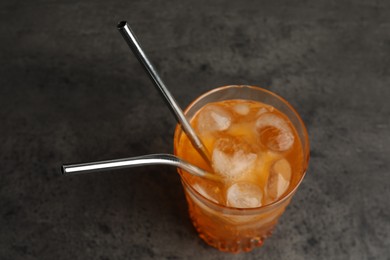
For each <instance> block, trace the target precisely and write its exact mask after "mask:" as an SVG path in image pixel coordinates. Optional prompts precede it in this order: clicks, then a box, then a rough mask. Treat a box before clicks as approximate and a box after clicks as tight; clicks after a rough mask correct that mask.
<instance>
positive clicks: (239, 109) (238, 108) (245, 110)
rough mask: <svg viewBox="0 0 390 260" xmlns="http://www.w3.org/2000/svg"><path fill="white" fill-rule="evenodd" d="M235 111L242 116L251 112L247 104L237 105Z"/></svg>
mask: <svg viewBox="0 0 390 260" xmlns="http://www.w3.org/2000/svg"><path fill="white" fill-rule="evenodd" d="M233 109H234V111H235V112H236V113H237V114H240V115H242V116H245V115H247V114H248V113H249V111H250V108H249V106H248V105H247V104H237V105H235V106H234V107H233Z"/></svg>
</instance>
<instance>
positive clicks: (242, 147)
mask: <svg viewBox="0 0 390 260" xmlns="http://www.w3.org/2000/svg"><path fill="white" fill-rule="evenodd" d="M256 159H257V154H255V153H252V152H251V148H250V146H249V145H248V144H246V143H245V142H243V141H240V140H238V139H234V138H231V137H230V138H221V139H218V140H217V141H216V143H215V145H214V150H213V154H212V166H213V169H214V171H215V172H216V173H217V174H220V175H222V176H223V177H224V178H226V179H228V180H237V179H239V178H240V177H242V176H244V175H245V174H247V173H249V172H250V171H251V170H252V169H253V168H254V166H255V162H256Z"/></svg>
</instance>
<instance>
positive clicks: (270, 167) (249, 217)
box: [175, 100, 304, 252]
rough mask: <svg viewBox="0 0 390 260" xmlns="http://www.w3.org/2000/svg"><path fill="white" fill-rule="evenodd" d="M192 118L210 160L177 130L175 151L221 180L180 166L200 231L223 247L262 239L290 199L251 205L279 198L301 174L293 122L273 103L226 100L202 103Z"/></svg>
mask: <svg viewBox="0 0 390 260" xmlns="http://www.w3.org/2000/svg"><path fill="white" fill-rule="evenodd" d="M191 124H192V126H193V127H194V129H195V130H196V131H197V133H198V135H199V137H200V138H201V139H202V141H203V143H204V144H205V146H206V148H207V150H208V151H209V153H210V161H211V163H208V162H206V161H205V160H204V159H203V158H202V157H201V156H200V155H199V154H198V152H197V151H196V150H195V149H194V148H193V146H192V144H191V143H190V141H189V139H188V138H187V136H186V135H185V134H180V135H178V136H177V137H178V138H179V140H175V154H176V155H178V156H179V157H181V158H183V159H184V160H186V161H188V162H190V163H192V164H194V165H196V166H198V167H200V168H203V169H205V170H207V171H209V172H211V173H214V174H217V175H220V176H221V178H222V180H223V181H222V182H213V181H209V180H206V179H202V178H199V177H196V176H193V175H191V174H188V173H186V172H183V171H181V172H180V173H181V175H182V178H183V179H184V181H185V182H186V183H187V184H188V185H190V186H192V187H193V188H194V190H195V192H193V191H192V192H189V191H187V192H186V197H187V201H188V203H189V211H190V216H191V219H192V221H193V223H194V225H195V227H196V228H197V230H198V232H199V234H200V236H201V237H202V239H204V240H205V241H206V242H207V243H208V244H210V245H212V246H214V247H216V248H218V249H219V250H222V251H230V252H240V251H249V250H251V249H252V248H253V247H255V246H259V245H261V244H262V241H263V239H264V238H265V237H267V236H269V235H270V233H271V231H272V229H273V227H274V225H275V224H276V222H277V219H278V218H279V217H280V215H281V214H282V213H283V211H284V209H285V207H286V206H287V205H288V203H289V201H290V199H287V200H285V201H284V202H283V203H280V204H278V205H275V206H271V207H268V208H267V209H266V210H263V211H256V210H255V209H253V208H256V209H259V208H261V207H264V206H266V205H268V204H271V203H274V202H276V201H278V200H280V199H282V198H283V197H284V196H285V195H286V194H288V193H289V192H290V191H291V190H292V189H294V187H295V186H296V185H297V184H298V183H299V181H300V179H301V177H302V174H303V169H302V167H303V160H304V159H303V150H302V145H301V142H300V140H299V137H298V134H297V132H296V130H295V129H294V127H293V125H292V123H291V122H290V121H289V119H288V118H287V117H286V116H285V115H284V114H282V113H281V112H280V111H278V110H277V109H275V108H274V107H272V106H269V105H266V104H263V103H260V102H256V101H247V100H227V101H220V102H215V103H209V104H207V105H206V106H204V107H203V108H202V109H200V110H199V111H198V112H197V113H196V114H195V116H194V117H193V118H192V120H191ZM246 162H247V163H246ZM248 165H249V166H248ZM246 187H249V188H250V189H251V190H253V192H254V194H255V195H253V194H252V193H251V192H250V194H249V197H250V198H249V197H248V198H247V197H242V196H244V195H245V194H246V192H247V191H245V190H243V189H244V188H246ZM236 191H237V192H238V195H237V194H236V193H235V192H236ZM199 194H201V195H202V196H203V197H205V198H207V199H206V200H204V198H202V196H199ZM233 195H234V196H233ZM236 195H237V196H238V197H237V198H236ZM240 196H241V197H240ZM251 196H253V198H252V197H251ZM199 197H201V198H200V199H199ZM232 198H233V199H232ZM204 201H206V203H205V202H204ZM210 201H211V202H210ZM230 208H235V209H233V211H229V209H230ZM237 208H239V209H237ZM247 208H252V209H250V210H247ZM223 209H228V210H223ZM237 212H238V213H237ZM241 213H242V214H241Z"/></svg>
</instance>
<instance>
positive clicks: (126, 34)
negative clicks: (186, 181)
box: [118, 21, 210, 162]
mask: <svg viewBox="0 0 390 260" xmlns="http://www.w3.org/2000/svg"><path fill="white" fill-rule="evenodd" d="M118 30H119V32H120V33H121V34H122V36H123V38H124V39H125V41H126V42H127V44H128V45H129V47H130V49H131V50H132V51H133V53H134V55H135V56H136V57H137V59H138V60H139V62H140V63H141V64H142V65H143V67H144V69H145V70H146V71H147V73H148V75H149V76H150V78H151V79H152V81H153V83H154V85H155V87H156V88H157V89H158V90H159V92H160V93H161V94H162V96H163V97H164V99H165V101H166V102H167V103H168V105H169V107H170V109H171V111H172V112H173V114H174V115H175V117H176V119H177V120H178V122H179V123H180V124H181V126H182V128H183V131H184V132H185V133H186V134H187V136H188V138H189V139H190V141H191V143H192V144H193V146H194V147H195V149H196V150H197V151H198V152H199V153H200V154H201V155H202V157H203V158H204V159H205V160H206V161H207V162H210V160H209V158H210V156H209V153H208V151H207V149H206V147H205V146H204V144H203V143H202V141H201V140H200V138H199V137H198V136H197V135H196V133H195V131H194V129H193V128H192V127H191V125H190V123H189V122H188V120H187V118H186V117H185V115H184V113H183V111H182V110H181V108H180V107H179V105H178V104H177V102H176V100H175V99H174V98H173V96H172V94H171V93H170V92H169V91H168V89H167V87H166V86H165V84H164V82H163V81H162V80H161V78H160V77H159V75H158V73H157V71H156V70H155V68H154V67H153V65H152V63H151V62H150V61H149V59H148V58H147V57H146V54H145V53H144V51H143V50H142V48H141V46H140V44H139V43H138V40H137V38H136V36H135V34H134V33H133V31H132V30H131V29H130V27H129V25H128V24H127V22H126V21H122V22H120V23H119V24H118Z"/></svg>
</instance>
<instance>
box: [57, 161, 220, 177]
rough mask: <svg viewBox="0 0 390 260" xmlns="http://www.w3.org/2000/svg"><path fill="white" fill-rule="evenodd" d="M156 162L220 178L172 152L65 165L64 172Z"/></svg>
mask: <svg viewBox="0 0 390 260" xmlns="http://www.w3.org/2000/svg"><path fill="white" fill-rule="evenodd" d="M155 164H166V165H172V166H175V167H178V168H181V169H183V170H185V171H187V172H189V173H191V174H193V175H196V176H199V177H203V178H207V179H210V180H215V181H217V180H219V178H218V176H217V175H215V174H211V173H209V172H207V171H205V170H203V169H201V168H199V167H197V166H195V165H192V164H190V163H188V162H186V161H184V160H182V159H180V158H178V157H176V156H174V155H172V154H150V155H144V156H137V157H130V158H123V159H116V160H108V161H100V162H90V163H80V164H70V165H63V166H62V173H63V174H64V175H72V174H78V173H88V172H96V171H105V170H113V169H121V168H131V167H137V166H144V165H155Z"/></svg>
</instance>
